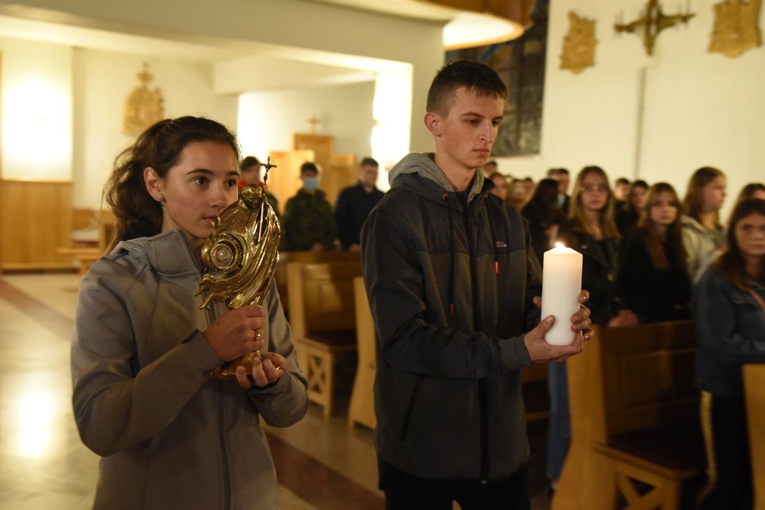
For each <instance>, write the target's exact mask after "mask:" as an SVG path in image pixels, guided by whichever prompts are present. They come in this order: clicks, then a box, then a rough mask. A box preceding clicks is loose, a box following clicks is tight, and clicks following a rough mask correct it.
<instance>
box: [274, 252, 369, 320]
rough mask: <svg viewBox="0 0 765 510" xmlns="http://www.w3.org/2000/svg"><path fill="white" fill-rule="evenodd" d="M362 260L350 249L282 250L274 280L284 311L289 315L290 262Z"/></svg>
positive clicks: (309, 262)
mask: <svg viewBox="0 0 765 510" xmlns="http://www.w3.org/2000/svg"><path fill="white" fill-rule="evenodd" d="M354 261H359V263H360V261H361V255H360V254H359V253H355V252H349V251H282V252H279V262H277V264H276V270H275V271H274V281H275V282H276V289H277V291H278V292H279V298H280V300H281V302H282V308H283V309H284V313H285V314H287V315H289V289H288V287H287V264H289V263H290V262H303V263H306V264H314V263H317V262H354Z"/></svg>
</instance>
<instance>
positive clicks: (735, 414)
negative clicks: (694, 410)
mask: <svg viewBox="0 0 765 510" xmlns="http://www.w3.org/2000/svg"><path fill="white" fill-rule="evenodd" d="M693 312H694V316H695V320H696V329H697V336H698V347H697V349H696V384H697V385H698V387H699V389H701V392H702V393H701V422H702V428H703V430H704V436H705V443H706V449H707V478H708V481H707V483H708V485H707V488H706V490H705V491H703V492H702V494H701V497H700V501H701V505H700V508H701V509H703V510H709V509H715V510H717V509H721V510H722V509H725V510H751V509H752V508H753V481H752V468H751V460H750V454H749V452H750V450H749V436H748V431H747V417H746V405H745V401H744V396H743V391H744V390H743V382H742V378H741V365H742V364H744V363H765V200H761V199H756V198H752V199H748V200H744V201H742V202H740V203H739V204H738V205H737V206H736V207H735V209H734V210H733V215H732V216H731V221H730V225H729V226H728V232H727V248H726V250H725V251H724V252H723V253H722V254H721V255H720V257H718V258H717V259H716V260H715V261H713V262H712V263H711V265H710V267H709V269H708V270H706V271H705V272H704V274H703V275H702V277H701V280H700V281H699V283H698V284H697V285H696V287H695V288H694V290H693Z"/></svg>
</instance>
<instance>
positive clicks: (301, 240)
mask: <svg viewBox="0 0 765 510" xmlns="http://www.w3.org/2000/svg"><path fill="white" fill-rule="evenodd" d="M300 180H302V181H303V187H302V188H300V189H299V190H298V192H297V194H296V195H295V196H294V197H292V198H290V199H289V200H287V205H286V206H285V208H284V218H283V220H282V250H283V251H323V250H333V249H335V238H336V237H337V232H336V228H335V217H334V215H333V213H332V206H330V205H329V202H328V201H327V195H326V194H325V193H324V192H323V191H322V190H320V189H319V183H320V181H319V168H318V167H317V166H316V165H315V164H314V163H311V162H306V163H303V164H302V165H301V167H300Z"/></svg>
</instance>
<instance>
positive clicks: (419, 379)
mask: <svg viewBox="0 0 765 510" xmlns="http://www.w3.org/2000/svg"><path fill="white" fill-rule="evenodd" d="M420 388H422V376H421V375H419V376H417V383H416V384H415V385H414V391H412V396H411V397H409V404H407V406H406V413H405V414H404V425H403V426H402V427H401V435H399V436H398V440H399V441H403V440H404V439H406V433H407V432H409V422H410V421H411V419H412V412H413V411H414V405H415V404H416V403H417V398H418V397H419V395H420Z"/></svg>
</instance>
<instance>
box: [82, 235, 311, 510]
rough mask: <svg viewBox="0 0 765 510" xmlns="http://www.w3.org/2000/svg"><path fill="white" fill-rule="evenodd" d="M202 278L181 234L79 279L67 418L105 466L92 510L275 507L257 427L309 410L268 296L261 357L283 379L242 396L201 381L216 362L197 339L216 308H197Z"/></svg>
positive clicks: (272, 478)
mask: <svg viewBox="0 0 765 510" xmlns="http://www.w3.org/2000/svg"><path fill="white" fill-rule="evenodd" d="M200 277H201V275H200V272H199V270H198V269H197V266H196V264H195V262H194V258H193V255H192V253H191V249H190V247H189V243H188V242H187V241H186V237H185V235H184V234H183V233H181V232H180V231H172V232H168V233H164V234H159V235H157V236H154V237H151V238H139V239H135V240H132V241H125V242H122V243H120V244H119V245H118V246H117V247H116V248H115V249H114V251H113V252H112V253H111V254H110V255H108V256H106V257H104V258H102V259H100V260H98V261H97V262H96V263H95V264H93V266H92V267H91V269H90V270H89V271H88V273H87V274H86V275H85V278H84V279H83V281H82V284H81V286H80V296H79V305H78V308H77V317H76V325H75V332H74V338H73V343H72V357H71V364H72V379H73V384H74V395H73V405H74V416H75V420H76V422H77V427H78V429H79V431H80V436H81V437H82V440H83V442H84V443H85V445H87V446H88V447H89V448H90V449H91V450H93V451H94V452H96V453H97V454H99V455H101V456H102V459H101V461H100V468H99V473H100V475H99V482H98V487H97V489H96V497H95V502H94V506H93V507H94V508H95V509H109V510H120V509H125V510H134V509H137V508H140V509H143V510H154V509H157V510H159V509H167V508H189V509H205V510H210V509H220V510H234V509H245V508H246V509H268V510H272V509H274V508H276V491H277V482H276V475H275V472H274V467H273V462H272V460H271V455H270V453H269V449H268V444H267V441H266V438H265V435H264V434H263V430H262V429H261V427H260V423H259V420H260V419H261V418H262V419H263V420H264V421H265V422H266V423H268V424H270V425H273V426H279V427H285V426H289V425H291V424H293V423H295V422H297V421H298V420H300V419H301V418H302V417H303V416H304V415H305V412H306V409H307V397H306V388H305V379H304V377H303V375H302V374H301V373H300V370H299V368H298V365H297V358H296V354H295V348H294V346H293V341H292V332H291V330H290V327H289V324H288V323H287V321H286V319H285V318H284V314H283V312H282V307H281V305H280V303H279V297H278V294H277V293H276V286H275V285H272V286H271V290H270V293H269V295H268V297H267V298H266V300H265V302H264V303H263V307H264V308H265V310H266V315H267V324H266V326H265V328H264V333H265V335H266V342H267V346H266V349H267V350H271V351H275V352H278V353H279V354H281V355H283V356H285V357H287V358H289V361H290V367H291V374H289V377H286V376H283V377H281V378H280V379H279V381H278V382H277V383H276V384H275V385H274V386H272V387H267V388H264V389H252V390H249V391H248V390H244V389H242V388H240V387H239V386H238V385H237V383H236V382H235V381H230V380H228V381H221V380H219V379H216V378H215V377H213V376H211V374H210V371H211V370H212V369H214V368H215V367H217V366H218V365H220V364H221V359H220V358H219V357H218V356H217V355H216V354H215V352H214V351H213V350H212V348H211V347H210V346H209V344H208V343H207V341H206V340H205V338H204V336H203V335H202V333H201V332H202V331H204V330H205V329H207V327H208V326H209V324H210V323H211V322H212V321H213V320H215V318H216V317H217V316H219V315H220V314H222V313H224V312H225V311H226V308H225V305H223V304H220V303H214V304H213V305H211V306H209V307H208V308H207V309H205V310H199V305H200V304H201V303H202V297H201V296H199V297H198V296H194V293H195V292H196V290H197V287H198V284H199V280H200Z"/></svg>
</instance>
